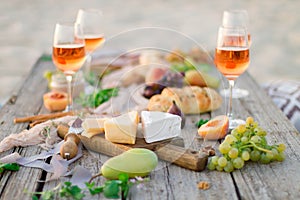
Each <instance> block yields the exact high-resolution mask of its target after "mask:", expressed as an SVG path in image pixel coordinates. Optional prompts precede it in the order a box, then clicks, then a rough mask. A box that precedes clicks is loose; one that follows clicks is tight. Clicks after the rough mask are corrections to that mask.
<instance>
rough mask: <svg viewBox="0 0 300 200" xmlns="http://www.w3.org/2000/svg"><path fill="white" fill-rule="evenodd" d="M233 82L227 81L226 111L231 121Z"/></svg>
mask: <svg viewBox="0 0 300 200" xmlns="http://www.w3.org/2000/svg"><path fill="white" fill-rule="evenodd" d="M234 84H235V82H234V80H229V99H228V101H229V102H228V107H227V110H226V113H227V116H228V118H229V119H232V90H233V87H234Z"/></svg>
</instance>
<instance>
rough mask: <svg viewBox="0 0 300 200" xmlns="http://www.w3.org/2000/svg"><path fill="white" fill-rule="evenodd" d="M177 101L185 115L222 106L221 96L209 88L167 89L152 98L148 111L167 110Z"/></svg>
mask: <svg viewBox="0 0 300 200" xmlns="http://www.w3.org/2000/svg"><path fill="white" fill-rule="evenodd" d="M173 100H174V101H175V102H176V104H177V105H178V106H179V108H180V109H181V111H182V112H183V113H184V114H197V113H203V112H208V111H211V110H215V109H218V108H219V107H220V106H221V104H222V98H221V96H220V95H219V94H218V93H217V92H216V91H215V90H214V89H211V88H208V87H203V88H201V87H198V86H186V87H183V88H165V89H164V90H163V91H162V93H161V94H158V95H154V96H153V97H151V99H150V101H149V103H148V110H150V111H162V112H167V110H168V109H169V108H170V106H171V105H172V101H173Z"/></svg>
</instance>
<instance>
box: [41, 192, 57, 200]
mask: <svg viewBox="0 0 300 200" xmlns="http://www.w3.org/2000/svg"><path fill="white" fill-rule="evenodd" d="M41 198H42V200H52V199H54V191H51V190H49V191H45V192H43V194H42V196H41Z"/></svg>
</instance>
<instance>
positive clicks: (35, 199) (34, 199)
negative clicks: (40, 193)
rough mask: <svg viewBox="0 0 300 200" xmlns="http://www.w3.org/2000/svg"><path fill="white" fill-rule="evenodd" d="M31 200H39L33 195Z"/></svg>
mask: <svg viewBox="0 0 300 200" xmlns="http://www.w3.org/2000/svg"><path fill="white" fill-rule="evenodd" d="M31 199H32V200H39V198H38V197H37V196H36V195H32V196H31Z"/></svg>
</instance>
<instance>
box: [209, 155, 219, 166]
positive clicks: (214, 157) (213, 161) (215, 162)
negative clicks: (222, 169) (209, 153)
mask: <svg viewBox="0 0 300 200" xmlns="http://www.w3.org/2000/svg"><path fill="white" fill-rule="evenodd" d="M218 160H219V156H213V157H212V158H211V162H212V163H213V164H214V165H218Z"/></svg>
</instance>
